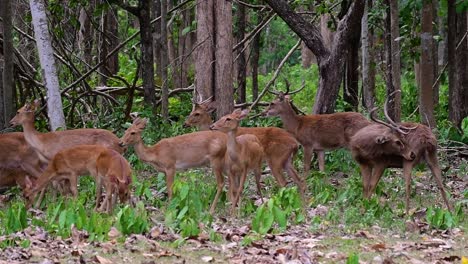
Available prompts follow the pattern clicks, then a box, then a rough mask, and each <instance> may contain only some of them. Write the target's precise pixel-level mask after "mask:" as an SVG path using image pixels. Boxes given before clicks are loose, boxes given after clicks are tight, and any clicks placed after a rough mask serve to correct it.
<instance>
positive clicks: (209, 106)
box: [204, 101, 218, 113]
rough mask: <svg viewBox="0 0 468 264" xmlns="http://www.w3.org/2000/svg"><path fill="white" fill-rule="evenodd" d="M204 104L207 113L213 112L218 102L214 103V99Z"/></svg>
mask: <svg viewBox="0 0 468 264" xmlns="http://www.w3.org/2000/svg"><path fill="white" fill-rule="evenodd" d="M204 106H205V110H206V111H207V112H208V113H213V112H214V111H216V108H217V107H218V104H217V103H216V101H210V102H208V103H206V104H205V105H204Z"/></svg>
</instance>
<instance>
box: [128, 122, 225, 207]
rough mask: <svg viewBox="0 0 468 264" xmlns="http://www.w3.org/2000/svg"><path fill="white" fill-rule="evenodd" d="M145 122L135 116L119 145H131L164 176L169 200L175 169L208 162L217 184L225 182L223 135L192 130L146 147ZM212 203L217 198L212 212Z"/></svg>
mask: <svg viewBox="0 0 468 264" xmlns="http://www.w3.org/2000/svg"><path fill="white" fill-rule="evenodd" d="M146 123H147V120H146V119H140V118H137V119H135V120H134V122H133V124H132V126H130V127H129V128H128V129H127V130H126V131H125V134H124V135H123V137H122V139H121V141H120V144H121V145H122V146H126V145H134V147H135V152H136V154H137V155H138V157H139V158H140V159H141V160H142V161H144V162H147V163H149V164H151V165H152V166H153V167H154V168H155V169H156V170H158V171H161V172H163V173H164V174H165V175H166V184H167V193H168V196H169V199H171V198H172V184H173V183H174V175H175V172H176V170H185V169H189V168H197V167H201V166H206V165H211V167H212V169H213V172H214V174H215V175H216V180H217V182H218V186H219V185H221V186H222V185H224V178H223V163H224V153H225V152H226V135H224V134H223V133H220V132H212V131H202V132H195V133H189V134H185V135H180V136H176V137H171V138H165V139H162V140H161V141H159V142H158V143H157V144H155V145H153V146H149V147H147V146H145V145H144V144H143V141H142V138H141V133H142V132H143V130H144V129H145V127H146ZM218 192H220V190H218ZM218 195H219V194H217V196H218ZM215 200H216V199H215ZM215 203H216V201H214V202H213V204H212V205H211V209H210V210H211V211H214V207H215V206H216V204H215Z"/></svg>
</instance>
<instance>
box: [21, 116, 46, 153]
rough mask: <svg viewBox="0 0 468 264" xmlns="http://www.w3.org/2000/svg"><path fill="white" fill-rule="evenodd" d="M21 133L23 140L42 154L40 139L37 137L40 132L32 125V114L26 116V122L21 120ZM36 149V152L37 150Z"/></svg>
mask: <svg viewBox="0 0 468 264" xmlns="http://www.w3.org/2000/svg"><path fill="white" fill-rule="evenodd" d="M22 125H23V135H24V140H26V142H27V143H28V144H29V145H30V146H31V147H32V148H33V149H35V150H37V151H39V152H40V154H42V151H41V149H42V145H43V144H42V141H41V139H40V138H39V136H40V134H41V133H40V132H38V131H37V130H36V128H35V127H34V116H32V117H28V119H27V120H26V122H23V124H22ZM37 151H36V152H37Z"/></svg>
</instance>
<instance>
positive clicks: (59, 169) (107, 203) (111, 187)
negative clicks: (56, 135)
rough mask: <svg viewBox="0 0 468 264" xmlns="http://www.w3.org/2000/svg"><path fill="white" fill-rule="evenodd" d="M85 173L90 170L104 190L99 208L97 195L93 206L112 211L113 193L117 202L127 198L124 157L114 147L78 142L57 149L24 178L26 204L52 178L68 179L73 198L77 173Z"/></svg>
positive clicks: (128, 171)
mask: <svg viewBox="0 0 468 264" xmlns="http://www.w3.org/2000/svg"><path fill="white" fill-rule="evenodd" d="M86 174H91V175H92V176H93V177H94V178H95V180H96V182H99V183H100V184H103V185H104V187H105V190H106V195H105V199H104V201H103V203H102V204H101V207H99V209H98V206H99V201H100V198H98V197H96V207H95V208H96V210H99V211H106V212H108V213H110V212H112V208H113V207H114V200H113V198H112V197H113V195H114V194H115V195H117V194H118V196H119V198H120V202H121V203H124V202H126V201H127V200H128V198H129V196H130V190H129V188H130V185H131V182H132V178H131V177H132V170H131V168H130V164H129V163H128V161H127V160H126V159H125V158H124V157H123V156H122V155H121V154H120V153H118V152H117V151H115V150H113V149H109V148H107V147H104V146H100V145H78V146H73V147H71V148H67V149H64V150H61V151H59V152H57V154H56V155H55V156H54V158H53V159H52V160H50V162H49V164H48V165H47V168H46V169H45V170H44V172H43V173H42V174H41V176H39V178H37V180H35V181H31V180H30V179H29V178H27V180H26V185H27V191H26V192H25V196H26V199H27V207H28V208H29V207H30V206H31V204H32V201H33V200H34V198H35V196H36V194H37V193H38V192H39V191H41V190H43V189H44V188H45V187H46V186H47V185H48V184H49V183H50V182H51V181H54V180H68V181H69V182H70V190H71V193H72V195H73V196H74V197H75V198H76V197H77V196H78V187H77V185H78V184H77V182H78V176H81V175H86ZM100 184H96V186H97V188H101V187H100V186H99V185H100Z"/></svg>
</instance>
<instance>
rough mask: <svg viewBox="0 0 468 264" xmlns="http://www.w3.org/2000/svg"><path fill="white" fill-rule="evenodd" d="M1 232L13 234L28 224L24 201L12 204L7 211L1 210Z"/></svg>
mask: <svg viewBox="0 0 468 264" xmlns="http://www.w3.org/2000/svg"><path fill="white" fill-rule="evenodd" d="M0 224H1V227H0V234H4V235H5V234H6V235H7V234H11V233H15V232H18V231H20V230H23V229H24V228H26V227H27V226H28V222H27V213H26V208H25V207H24V204H23V203H14V204H11V205H10V206H9V207H8V209H7V210H6V212H4V211H0Z"/></svg>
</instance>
